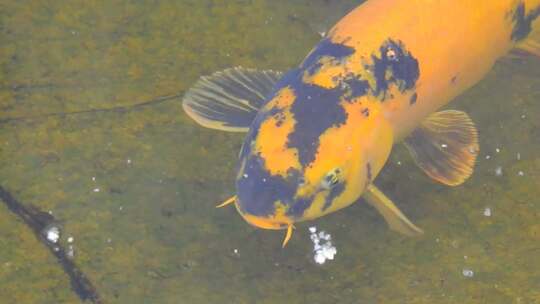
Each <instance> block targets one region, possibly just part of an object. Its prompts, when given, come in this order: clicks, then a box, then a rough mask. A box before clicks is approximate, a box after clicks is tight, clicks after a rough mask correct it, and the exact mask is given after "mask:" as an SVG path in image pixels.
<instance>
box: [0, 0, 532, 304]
mask: <svg viewBox="0 0 540 304" xmlns="http://www.w3.org/2000/svg"><path fill="white" fill-rule="evenodd" d="M349 2H354V1H349ZM343 3H344V1H342V2H339V1H322V0H321V1H294V2H292V1H262V0H254V1H201V0H197V1H194V0H193V1H187V0H185V1H159V2H158V1H155V2H146V3H141V2H128V1H126V2H111V1H92V2H89V1H46V2H44V1H40V2H24V1H11V2H7V1H4V2H2V4H0V41H2V43H1V45H0V54H1V55H0V69H1V72H0V120H1V121H3V122H2V123H1V124H0V149H1V150H0V153H1V157H0V184H1V185H2V186H3V187H4V188H6V189H7V190H9V191H10V192H11V193H12V195H14V196H15V197H16V198H17V199H18V200H20V201H21V202H23V203H26V204H32V205H35V206H37V207H38V208H40V209H42V210H45V211H48V210H51V211H52V212H53V214H54V215H55V217H56V218H58V219H59V220H61V221H62V223H63V230H62V231H63V235H62V242H63V243H64V244H66V245H67V243H66V242H67V241H66V240H67V237H69V236H72V237H74V242H73V245H74V248H75V261H76V263H77V264H78V265H79V266H80V268H81V269H82V270H83V271H84V272H85V273H86V275H87V276H88V277H89V278H90V279H91V280H92V281H93V283H94V285H95V286H96V287H97V289H98V290H99V292H100V294H101V297H102V298H103V301H104V302H105V303H540V288H539V286H540V259H538V256H539V255H540V245H539V244H540V221H539V217H540V202H539V201H538V197H540V187H538V186H539V184H538V180H540V177H539V173H538V172H540V158H539V154H538V150H539V148H540V121H539V120H538V119H537V118H538V117H540V93H539V91H538V88H539V87H540V60H538V59H535V58H524V59H516V60H513V61H507V62H504V63H500V64H498V65H497V66H496V68H495V69H494V71H493V72H492V73H490V75H489V76H488V77H487V78H486V79H485V80H484V81H482V82H481V83H480V84H479V85H477V86H476V87H475V88H473V89H471V90H470V91H469V92H467V93H466V94H465V95H464V96H462V97H460V98H459V100H458V101H457V102H455V103H453V104H452V105H451V107H452V108H458V109H464V110H466V111H467V112H469V113H470V114H471V116H472V118H473V119H474V120H475V121H476V123H477V125H478V129H479V132H480V136H481V137H480V138H481V149H482V151H481V155H480V158H479V159H480V160H479V162H478V166H477V168H476V172H475V174H474V175H473V176H472V178H471V179H470V180H469V181H468V182H467V183H466V184H464V185H463V186H460V187H457V188H448V187H443V186H440V185H437V184H435V183H433V182H432V181H430V180H428V179H427V178H426V177H425V176H424V175H423V174H422V173H421V172H420V171H419V170H418V169H417V168H416V167H415V166H414V164H413V163H412V161H411V159H410V157H409V156H408V155H407V154H406V152H405V150H404V149H403V148H401V147H398V148H397V149H396V150H395V152H394V154H393V155H392V158H391V160H390V161H389V163H388V165H387V166H386V168H385V170H384V171H383V173H382V175H381V176H380V178H379V179H378V180H377V183H378V184H379V185H381V187H382V188H383V190H385V191H386V192H387V193H388V195H389V196H391V197H393V198H394V199H395V200H396V202H397V203H398V204H399V205H400V206H401V207H402V209H403V211H404V212H405V213H406V214H407V215H409V216H410V217H411V218H412V219H414V221H415V223H416V224H418V225H419V226H420V227H422V228H423V229H424V230H425V231H426V234H425V236H423V237H421V238H418V239H410V238H404V237H401V236H399V235H397V234H395V233H393V232H391V231H389V230H388V229H387V228H386V227H385V224H384V223H383V221H382V220H381V217H380V216H378V215H377V214H376V213H375V212H374V211H373V210H372V209H370V208H369V207H367V206H365V205H364V204H358V205H355V206H352V207H349V209H348V211H347V212H338V213H336V214H333V215H330V216H327V217H324V218H322V219H320V220H318V221H316V222H312V223H309V224H300V225H298V229H297V230H296V232H295V234H294V236H293V239H292V241H291V242H290V244H289V245H288V247H287V248H286V249H284V250H282V249H281V248H280V244H281V240H282V237H283V234H282V233H278V232H272V231H262V230H256V229H253V228H252V227H250V226H248V225H247V224H246V223H244V222H243V220H242V219H240V217H239V216H238V215H237V214H236V212H235V210H234V208H228V209H217V210H216V209H215V208H214V205H215V204H216V203H217V202H219V201H221V200H223V199H225V198H227V197H228V196H229V195H231V194H232V192H233V178H234V170H235V161H236V155H237V151H238V149H239V145H240V143H241V139H242V135H239V134H228V133H222V132H217V131H212V130H204V129H202V128H199V127H198V126H196V125H195V124H194V123H193V122H192V121H191V120H190V119H189V118H187V117H186V116H185V115H184V114H183V113H182V111H181V107H180V99H178V98H176V99H168V100H164V101H161V102H155V103H151V104H149V105H147V106H143V107H132V105H134V104H137V103H140V102H145V101H148V100H153V99H154V98H156V97H159V96H166V95H175V94H181V93H182V92H184V91H185V90H186V89H187V88H188V87H189V86H190V85H191V84H192V83H193V82H194V81H196V79H197V78H198V76H200V75H203V74H208V73H211V72H213V71H215V70H220V69H223V68H225V67H229V66H236V65H243V66H247V67H256V68H274V69H281V70H284V69H287V68H288V67H291V66H294V65H295V64H297V63H298V62H299V61H300V60H301V59H302V58H303V56H305V55H306V54H307V52H308V51H309V49H310V48H311V47H312V46H313V45H314V44H315V42H316V41H317V40H318V37H317V35H316V34H315V33H314V28H315V29H319V28H317V27H318V25H319V24H321V23H323V22H327V21H326V19H325V18H327V15H328V14H329V13H328V12H332V11H333V10H332V9H333V8H334V6H335V5H338V4H339V5H343ZM335 16H336V15H335V13H334V15H333V17H335ZM115 107H125V108H116V109H117V110H114V111H106V112H96V113H86V114H78V115H66V116H48V117H42V118H35V119H29V120H18V121H9V122H6V120H5V119H8V118H14V117H28V116H39V115H42V114H47V113H62V112H77V111H85V110H91V109H103V108H115ZM522 115H524V117H523V118H522ZM497 148H498V149H500V152H499V153H497V152H495V150H496V149H497ZM518 153H519V155H520V157H519V158H520V159H519V160H518V159H517V154H518ZM487 155H490V159H486V156H487ZM398 162H399V164H398ZM498 166H501V167H502V172H503V174H502V176H496V174H495V170H496V168H497V167H498ZM520 171H522V172H523V176H521V175H520V173H519V172H520ZM93 177H95V180H93ZM97 189H99V190H97ZM486 207H489V208H491V211H492V215H491V216H490V217H486V216H484V215H483V212H484V208H486ZM310 224H313V225H316V226H318V227H319V228H321V229H325V230H327V231H328V232H330V233H332V235H333V238H334V240H335V243H336V245H337V247H338V254H337V256H336V260H335V261H333V262H330V263H328V264H326V265H324V266H322V267H319V266H317V265H315V264H314V263H313V262H311V258H312V255H311V252H310V251H311V244H310V241H309V239H308V234H307V227H308V225H310ZM0 242H1V246H0V299H2V302H5V303H77V302H78V301H79V300H78V298H77V297H76V295H75V294H74V293H73V292H72V291H71V290H70V288H69V281H68V279H67V277H66V275H65V274H64V273H63V272H62V270H61V268H60V267H59V266H58V265H57V263H56V262H55V260H54V258H53V257H52V256H51V255H50V254H49V252H48V251H47V250H46V249H45V248H44V247H43V246H42V245H41V244H40V243H39V242H38V241H37V240H36V239H35V237H34V236H33V235H32V233H31V232H30V231H29V230H28V229H27V228H26V227H25V226H24V225H23V224H22V223H21V222H20V221H19V220H18V219H17V218H16V217H15V216H13V215H12V214H10V213H9V212H8V210H7V209H6V208H5V207H4V206H3V205H2V206H1V207H0ZM235 249H237V250H238V251H237V253H235ZM464 269H470V270H472V271H473V272H474V275H473V277H465V276H464V275H463V274H462V271H463V270H464Z"/></svg>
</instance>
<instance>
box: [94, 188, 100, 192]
mask: <svg viewBox="0 0 540 304" xmlns="http://www.w3.org/2000/svg"><path fill="white" fill-rule="evenodd" d="M92 191H94V192H99V191H101V190H99V188H95V189H94V190H92Z"/></svg>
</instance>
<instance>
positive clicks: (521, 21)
mask: <svg viewBox="0 0 540 304" xmlns="http://www.w3.org/2000/svg"><path fill="white" fill-rule="evenodd" d="M538 16H540V6H539V7H537V8H535V9H533V10H532V11H530V12H529V14H525V3H523V2H521V3H519V4H518V6H517V8H516V10H515V11H514V14H513V17H512V20H513V21H514V27H513V28H512V33H511V35H510V38H511V39H512V40H513V41H520V40H523V39H525V38H526V37H527V36H528V35H529V33H530V32H531V31H532V22H533V21H534V20H535V19H536V18H538Z"/></svg>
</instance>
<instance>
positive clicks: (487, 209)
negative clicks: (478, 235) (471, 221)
mask: <svg viewBox="0 0 540 304" xmlns="http://www.w3.org/2000/svg"><path fill="white" fill-rule="evenodd" d="M484 216H487V217H490V216H491V208H489V207H486V208H484Z"/></svg>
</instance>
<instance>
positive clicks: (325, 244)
mask: <svg viewBox="0 0 540 304" xmlns="http://www.w3.org/2000/svg"><path fill="white" fill-rule="evenodd" d="M308 230H309V232H310V239H311V241H312V242H313V253H314V255H313V260H314V261H315V263H317V264H319V265H322V264H324V263H326V260H333V259H334V257H335V255H336V254H337V249H336V247H335V246H333V245H332V236H331V235H330V234H329V233H326V232H325V231H324V230H321V231H319V233H317V227H315V226H312V227H309V228H308Z"/></svg>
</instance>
